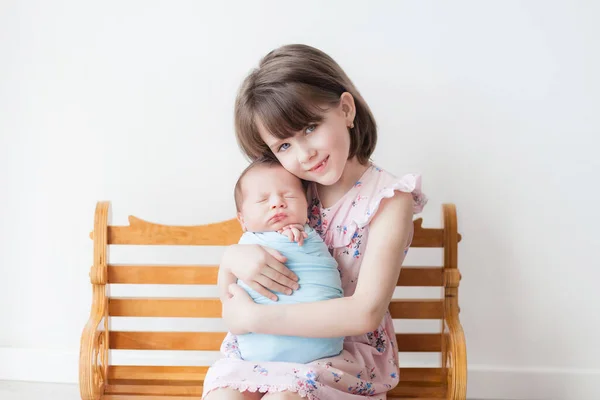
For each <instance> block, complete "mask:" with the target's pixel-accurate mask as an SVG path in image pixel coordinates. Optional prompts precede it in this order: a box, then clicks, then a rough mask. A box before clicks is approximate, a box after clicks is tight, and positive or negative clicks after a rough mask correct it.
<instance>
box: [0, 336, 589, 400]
mask: <svg viewBox="0 0 600 400" xmlns="http://www.w3.org/2000/svg"><path fill="white" fill-rule="evenodd" d="M167 357H168V358H167ZM118 358H119V360H118V363H119V364H130V365H135V364H138V363H141V364H147V363H148V364H156V363H157V361H158V363H159V364H163V365H165V364H177V363H179V362H180V361H181V363H184V364H194V363H198V362H201V363H204V362H203V361H210V359H211V358H212V357H211V356H204V357H202V356H201V357H200V358H199V357H198V356H193V357H181V354H179V355H174V354H169V355H166V356H165V355H162V356H161V357H152V358H149V357H147V356H143V357H141V356H139V355H135V356H131V355H127V354H120V355H119V357H118ZM174 359H177V363H175V362H174ZM164 361H169V362H164ZM78 364H79V354H78V352H77V351H69V350H59V349H25V348H6V347H4V348H2V347H0V380H13V381H35V382H55V383H75V384H76V383H77V382H78ZM599 383H600V370H597V369H594V370H584V369H551V368H543V367H533V368H517V367H495V366H485V365H471V366H469V376H468V392H467V394H468V397H469V398H476V399H482V400H484V399H505V400H525V399H526V400H581V399H583V400H588V399H590V400H591V399H600V384H599Z"/></svg>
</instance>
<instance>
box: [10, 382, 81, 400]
mask: <svg viewBox="0 0 600 400" xmlns="http://www.w3.org/2000/svg"><path fill="white" fill-rule="evenodd" d="M0 399H1V400H81V397H79V387H78V386H77V385H68V384H63V383H40V382H20V381H0Z"/></svg>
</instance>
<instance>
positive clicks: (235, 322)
mask: <svg viewBox="0 0 600 400" xmlns="http://www.w3.org/2000/svg"><path fill="white" fill-rule="evenodd" d="M228 290H229V299H228V300H225V301H224V302H223V311H222V313H223V320H224V321H225V325H226V326H227V329H228V330H229V332H231V333H233V334H234V335H243V334H246V333H250V332H251V329H250V327H251V326H252V321H253V320H254V319H256V317H255V314H256V307H258V305H257V304H256V303H254V302H253V301H252V298H251V297H250V296H249V295H248V293H246V291H245V290H244V289H242V288H241V287H240V286H239V285H236V284H235V283H232V284H231V285H229V288H228Z"/></svg>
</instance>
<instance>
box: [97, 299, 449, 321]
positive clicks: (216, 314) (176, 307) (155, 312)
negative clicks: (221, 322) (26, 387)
mask: <svg viewBox="0 0 600 400" xmlns="http://www.w3.org/2000/svg"><path fill="white" fill-rule="evenodd" d="M389 310H390V313H391V315H392V317H393V318H397V319H442V318H443V316H444V303H443V300H441V299H440V300H392V302H391V304H390V307H389ZM108 313H109V315H110V316H112V317H182V318H220V317H221V302H220V300H219V299H208V298H152V297H146V298H119V297H113V298H110V299H109V300H108Z"/></svg>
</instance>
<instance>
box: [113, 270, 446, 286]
mask: <svg viewBox="0 0 600 400" xmlns="http://www.w3.org/2000/svg"><path fill="white" fill-rule="evenodd" d="M218 272H219V267H218V266H215V265H207V266H204V265H178V266H170V265H160V266H152V265H109V266H108V283H113V284H116V283H118V284H120V283H129V284H164V285H216V284H217V276H218ZM443 274H444V271H443V269H442V268H438V267H402V269H401V271H400V277H399V278H398V284H397V285H398V286H424V287H425V286H443V285H444V275H443Z"/></svg>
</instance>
